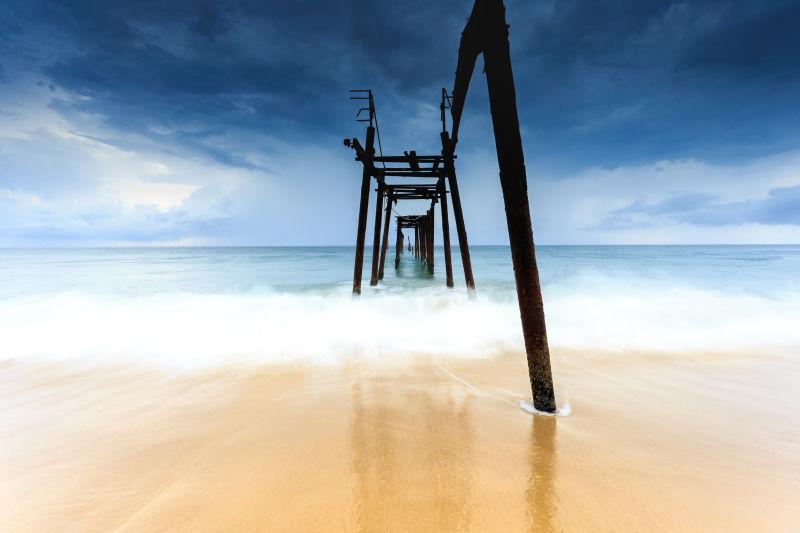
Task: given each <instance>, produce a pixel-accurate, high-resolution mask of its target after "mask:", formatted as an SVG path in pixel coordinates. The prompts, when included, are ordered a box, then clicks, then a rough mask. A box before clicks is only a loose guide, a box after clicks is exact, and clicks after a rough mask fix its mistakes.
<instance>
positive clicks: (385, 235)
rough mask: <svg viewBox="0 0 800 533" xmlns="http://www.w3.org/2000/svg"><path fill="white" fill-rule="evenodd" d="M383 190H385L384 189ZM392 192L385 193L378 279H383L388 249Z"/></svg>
mask: <svg viewBox="0 0 800 533" xmlns="http://www.w3.org/2000/svg"><path fill="white" fill-rule="evenodd" d="M384 189H386V188H385V187H384ZM392 201H393V200H392V191H391V189H388V192H387V193H386V211H385V216H384V219H383V240H382V241H381V260H380V265H379V266H378V279H383V265H384V264H385V263H386V249H387V248H388V247H389V222H390V221H391V218H392Z"/></svg>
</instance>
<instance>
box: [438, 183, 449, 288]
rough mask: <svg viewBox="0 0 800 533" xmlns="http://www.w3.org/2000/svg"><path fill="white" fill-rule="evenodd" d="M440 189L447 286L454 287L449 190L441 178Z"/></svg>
mask: <svg viewBox="0 0 800 533" xmlns="http://www.w3.org/2000/svg"><path fill="white" fill-rule="evenodd" d="M436 185H437V188H438V189H439V205H441V206H442V247H443V248H444V270H445V275H446V278H447V286H448V287H453V261H452V258H451V257H450V220H449V218H448V212H447V190H446V188H445V186H444V178H439V182H438V183H437V184H436Z"/></svg>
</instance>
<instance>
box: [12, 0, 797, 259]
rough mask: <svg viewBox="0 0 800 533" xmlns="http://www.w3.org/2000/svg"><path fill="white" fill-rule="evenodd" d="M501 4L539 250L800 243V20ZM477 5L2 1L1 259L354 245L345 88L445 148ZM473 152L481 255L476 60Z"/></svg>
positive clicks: (486, 169) (394, 123) (487, 149)
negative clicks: (460, 54)
mask: <svg viewBox="0 0 800 533" xmlns="http://www.w3.org/2000/svg"><path fill="white" fill-rule="evenodd" d="M506 6H507V14H508V21H509V23H510V25H511V29H510V35H511V50H512V61H513V66H514V71H515V76H516V84H517V95H518V104H519V111H520V120H521V124H522V130H523V143H524V145H525V152H526V164H527V168H528V179H529V188H530V200H531V202H532V206H533V217H534V233H535V236H536V239H537V242H539V243H543V244H557V243H780V242H792V243H797V242H800V97H798V95H799V94H800V54H798V53H797V50H800V32H798V31H797V28H798V27H800V4H798V3H797V2H796V1H771V2H770V1H767V2H752V1H748V2H744V1H742V2H739V1H733V0H720V1H713V0H711V1H702V2H674V1H654V0H635V1H634V0H618V1H615V2H610V1H602V0H585V1H577V0H574V1H573V0H542V1H533V0H507V1H506ZM470 7H471V3H470V1H469V0H443V1H441V2H428V1H421V0H420V1H417V0H412V1H409V2H405V3H402V5H401V3H398V2H390V1H377V0H352V1H350V2H347V1H344V2H322V1H316V2H311V1H304V0H299V1H294V2H283V1H281V2H270V1H252V2H250V1H232V2H227V1H215V2H200V1H180V0H178V1H175V2H147V1H136V2H133V1H128V2H114V1H102V2H101V1H94V2H84V1H75V2H69V3H56V2H46V1H38V0H27V1H21V0H7V1H5V2H3V3H2V4H1V5H0V245H5V246H17V245H41V246H61V245H64V246H69V245H126V244H141V245H154V244H155V245H166V244H198V245H200V244H226V245H259V244H264V245H287V244H297V245H304V244H311V245H316V244H352V242H353V240H354V230H355V224H356V209H357V202H358V192H359V185H360V168H359V164H358V163H356V162H354V161H353V159H352V156H353V153H352V152H351V151H348V150H346V149H345V148H344V147H342V144H341V140H342V138H344V137H352V136H359V137H363V129H362V127H361V125H359V124H357V123H356V122H355V121H354V120H353V118H354V112H355V108H354V106H353V103H352V102H351V101H349V100H348V92H347V91H348V89H350V88H361V87H371V88H373V89H374V91H375V94H376V103H377V106H378V112H379V117H380V120H381V131H382V136H383V143H384V148H385V150H386V151H387V152H399V151H401V150H408V149H417V150H418V152H431V153H436V152H438V146H437V143H438V135H437V132H438V96H439V91H440V89H441V87H451V86H452V81H453V80H452V78H453V72H454V69H455V62H456V51H457V47H458V38H459V35H460V31H461V29H462V28H463V25H464V23H465V19H466V15H467V14H468V13H469V11H470ZM460 137H461V142H460V144H459V160H458V165H459V167H458V168H459V176H460V182H461V188H462V195H463V202H464V210H465V214H466V217H467V228H468V231H469V234H470V238H471V241H472V242H474V243H486V244H493V243H504V242H506V241H507V235H506V228H505V222H504V215H503V205H502V196H501V192H500V187H499V182H498V178H497V163H496V160H495V154H494V146H493V142H494V141H493V139H492V137H491V123H490V117H489V115H488V102H487V97H486V89H485V83H484V80H483V76H482V74H481V68H480V65H479V68H478V69H477V70H476V75H475V78H474V80H473V84H472V86H471V89H470V95H469V99H468V102H467V108H466V111H465V118H464V122H463V126H462V133H461V135H460ZM407 209H410V210H411V211H413V210H414V209H415V208H413V207H411V208H407Z"/></svg>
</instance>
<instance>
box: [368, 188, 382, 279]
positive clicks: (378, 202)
mask: <svg viewBox="0 0 800 533" xmlns="http://www.w3.org/2000/svg"><path fill="white" fill-rule="evenodd" d="M384 187H386V186H385V185H384V183H383V180H382V179H380V178H379V180H378V188H377V197H376V198H375V232H374V234H373V236H372V276H371V277H370V279H369V284H370V286H371V287H374V286H375V285H377V284H378V260H379V259H380V249H381V215H383V213H382V212H381V211H383V194H384Z"/></svg>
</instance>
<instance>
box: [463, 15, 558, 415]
mask: <svg viewBox="0 0 800 533" xmlns="http://www.w3.org/2000/svg"><path fill="white" fill-rule="evenodd" d="M478 2H482V3H483V7H484V9H483V13H482V15H483V18H482V21H481V25H482V29H483V31H484V32H485V33H484V36H483V37H484V41H483V42H484V48H483V56H484V57H483V59H484V65H485V71H486V81H487V83H488V86H489V104H490V107H491V112H492V124H493V126H494V137H495V145H496V147H497V161H498V163H499V166H500V183H501V185H502V189H503V200H504V202H505V208H506V221H507V223H508V238H509V242H510V244H511V258H512V261H513V264H514V277H515V279H516V283H517V297H518V299H519V309H520V315H521V318H522V331H523V335H524V338H525V351H526V352H527V357H528V374H529V377H530V382H531V388H532V390H533V404H534V407H535V408H536V409H538V410H540V411H545V412H554V411H555V410H556V402H555V395H554V391H553V376H552V371H551V368H550V351H549V348H548V343H547V330H546V326H545V318H544V305H543V303H542V291H541V286H540V283H539V269H538V268H537V265H536V254H535V251H534V244H533V230H532V228H531V214H530V208H529V205H528V185H527V176H526V173H525V160H524V157H523V152H522V139H521V136H520V132H519V117H518V115H517V99H516V91H515V89H514V76H513V73H512V70H511V56H510V52H509V43H508V25H507V24H506V20H505V7H504V6H503V2H502V1H501V0H478Z"/></svg>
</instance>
